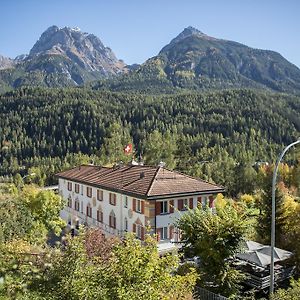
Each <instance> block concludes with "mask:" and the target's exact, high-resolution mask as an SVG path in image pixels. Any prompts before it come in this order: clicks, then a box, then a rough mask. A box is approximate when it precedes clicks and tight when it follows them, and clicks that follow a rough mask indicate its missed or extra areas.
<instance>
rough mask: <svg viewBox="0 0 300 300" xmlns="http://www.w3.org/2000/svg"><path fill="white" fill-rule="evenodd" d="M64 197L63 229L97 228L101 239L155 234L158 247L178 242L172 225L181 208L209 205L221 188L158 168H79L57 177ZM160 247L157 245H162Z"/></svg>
mask: <svg viewBox="0 0 300 300" xmlns="http://www.w3.org/2000/svg"><path fill="white" fill-rule="evenodd" d="M57 177H58V179H59V184H58V185H59V192H60V194H61V195H62V197H63V198H65V199H67V203H68V204H67V206H66V207H65V208H64V209H63V210H62V211H61V217H62V218H63V219H64V220H66V221H67V222H68V225H69V226H74V227H77V226H79V224H85V225H88V226H96V227H100V228H102V230H103V232H104V233H105V234H106V235H117V236H122V235H124V233H125V232H135V233H136V235H137V237H138V238H140V239H141V240H143V239H144V235H145V232H146V231H149V232H150V233H156V234H157V236H158V240H159V242H160V244H161V245H162V244H166V243H170V242H176V241H178V240H180V234H179V233H178V232H177V231H176V228H175V227H174V225H173V224H174V221H175V220H176V219H177V218H178V217H180V214H183V213H185V211H186V210H187V208H190V209H193V208H195V207H196V206H197V205H201V206H206V205H208V206H209V207H211V208H212V207H213V206H214V203H213V202H214V197H215V195H216V194H217V193H221V192H224V188H223V187H220V186H217V185H214V184H210V183H208V182H206V181H202V180H199V179H196V178H193V177H190V176H187V175H184V174H181V173H178V172H175V171H170V170H167V169H165V168H163V167H150V166H139V165H128V166H127V165H126V166H118V167H114V168H106V167H98V166H92V165H82V166H79V167H76V168H73V169H70V170H67V171H64V172H61V173H58V174H57ZM162 247H163V246H162Z"/></svg>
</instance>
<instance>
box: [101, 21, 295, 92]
mask: <svg viewBox="0 0 300 300" xmlns="http://www.w3.org/2000/svg"><path fill="white" fill-rule="evenodd" d="M150 86H151V87H152V89H154V90H158V91H160V92H161V91H164V90H166V89H167V90H169V89H171V88H172V87H175V88H187V89H196V90H198V89H223V88H245V87H247V88H258V89H260V88H267V89H271V90H275V91H280V92H290V93H297V94H298V93H299V92H300V70H299V69H298V68H297V67H296V66H295V65H293V64H291V63H290V62H289V61H287V60H286V59H285V58H284V57H282V56H281V55H280V54H279V53H277V52H274V51H269V50H260V49H254V48H250V47H248V46H245V45H243V44H240V43H237V42H233V41H228V40H223V39H217V38H214V37H211V36H208V35H206V34H204V33H203V32H201V31H199V30H197V29H195V28H193V27H188V28H185V29H184V30H183V31H182V32H181V33H180V34H179V35H178V36H177V37H176V38H174V39H173V40H172V41H171V42H170V43H169V44H168V45H166V46H165V47H163V48H162V50H161V51H160V52H159V54H158V55H157V56H155V57H153V58H150V59H148V60H147V61H146V62H145V63H144V64H142V65H141V66H140V67H139V68H138V69H136V70H135V71H134V72H131V73H130V74H127V75H124V76H121V77H120V78H119V79H117V80H114V81H113V82H111V81H106V82H100V83H98V84H96V85H95V88H103V87H111V88H113V89H119V90H122V89H123V90H130V89H137V88H141V89H143V88H144V87H147V89H149V88H150Z"/></svg>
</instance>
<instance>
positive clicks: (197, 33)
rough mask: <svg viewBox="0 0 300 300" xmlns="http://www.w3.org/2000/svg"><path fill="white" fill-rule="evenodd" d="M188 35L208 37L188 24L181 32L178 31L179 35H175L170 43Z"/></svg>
mask: <svg viewBox="0 0 300 300" xmlns="http://www.w3.org/2000/svg"><path fill="white" fill-rule="evenodd" d="M189 36H198V37H208V36H207V35H206V34H205V33H203V32H202V31H200V30H198V29H196V28H194V27H192V26H189V27H186V28H184V30H183V31H182V32H181V33H179V35H177V37H176V38H174V39H173V40H172V41H171V43H170V44H175V43H178V42H179V41H181V40H183V39H185V38H187V37H189Z"/></svg>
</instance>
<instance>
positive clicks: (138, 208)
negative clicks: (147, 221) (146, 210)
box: [136, 200, 142, 212]
mask: <svg viewBox="0 0 300 300" xmlns="http://www.w3.org/2000/svg"><path fill="white" fill-rule="evenodd" d="M136 211H137V212H142V205H141V200H136Z"/></svg>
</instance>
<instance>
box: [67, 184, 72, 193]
mask: <svg viewBox="0 0 300 300" xmlns="http://www.w3.org/2000/svg"><path fill="white" fill-rule="evenodd" d="M68 191H72V182H68Z"/></svg>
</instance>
